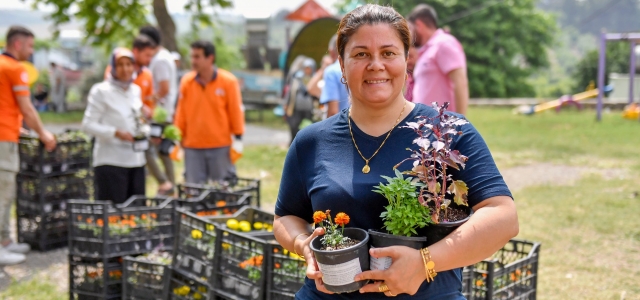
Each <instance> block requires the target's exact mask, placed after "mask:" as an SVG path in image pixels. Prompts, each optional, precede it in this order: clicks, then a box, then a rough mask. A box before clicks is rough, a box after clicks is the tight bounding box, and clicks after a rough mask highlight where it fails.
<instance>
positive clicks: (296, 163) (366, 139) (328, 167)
mask: <svg viewBox="0 0 640 300" xmlns="http://www.w3.org/2000/svg"><path fill="white" fill-rule="evenodd" d="M436 115H437V112H436V111H435V110H434V109H432V108H431V107H428V106H425V105H422V104H416V107H415V108H414V109H413V110H412V111H411V112H410V113H409V115H408V116H407V117H406V118H405V119H404V120H402V121H401V122H400V124H399V125H398V127H396V128H395V129H393V132H392V133H391V135H390V136H389V139H388V140H387V142H386V143H385V144H384V146H383V147H382V148H381V149H380V151H379V152H378V154H377V155H376V156H375V157H373V159H371V161H370V162H369V166H370V167H371V171H370V172H369V173H368V174H364V173H362V168H363V167H364V160H363V159H362V158H361V157H360V155H359V154H358V152H357V150H356V148H355V147H354V145H353V141H352V140H351V135H350V134H349V124H348V119H347V118H348V110H343V111H342V112H341V113H340V114H338V115H336V116H333V117H331V118H329V119H327V120H325V121H323V122H319V123H315V124H313V125H311V126H308V127H307V128H305V129H303V130H302V131H301V132H300V133H299V134H298V135H297V136H296V138H295V140H294V141H293V143H292V145H291V148H290V149H289V152H288V153H287V157H286V160H285V163H284V170H283V172H282V181H281V183H280V191H279V194H278V200H277V202H276V209H275V213H276V215H278V216H288V215H294V216H297V217H300V218H302V219H304V220H306V221H307V222H309V223H312V222H313V218H312V217H313V212H314V211H318V210H320V211H325V210H327V209H330V210H331V211H332V212H333V213H334V214H335V213H338V212H345V213H347V214H348V215H349V216H350V217H351V221H350V223H349V225H347V227H357V228H362V229H365V230H368V229H382V227H383V221H382V219H381V218H380V214H381V213H382V212H383V210H384V207H385V206H386V205H387V204H388V201H387V200H386V199H385V198H384V197H383V196H382V195H380V194H377V193H374V192H372V190H373V187H374V186H376V185H378V184H379V183H380V182H382V181H383V179H382V178H381V177H380V176H381V175H385V176H389V177H394V175H395V174H394V171H393V167H394V166H395V165H396V164H398V163H399V162H401V161H402V160H404V159H405V158H407V157H409V155H410V154H411V153H410V152H409V151H408V150H407V148H412V149H416V148H417V146H416V145H414V144H413V140H414V139H415V138H416V137H417V135H416V133H415V132H414V131H413V130H411V129H408V128H400V127H401V126H404V124H405V123H406V122H412V121H415V119H416V117H418V116H429V117H432V116H436ZM351 126H352V130H353V135H354V137H355V141H356V143H357V144H358V147H359V148H360V151H362V154H363V155H364V156H365V157H367V158H369V157H371V155H372V154H373V153H374V152H375V150H376V149H378V147H379V146H380V144H381V143H382V141H383V140H384V138H385V137H386V133H385V134H383V135H382V136H379V137H373V136H370V135H367V134H366V133H364V132H363V131H362V130H360V129H359V128H358V126H357V125H356V124H355V123H354V122H351ZM459 129H460V130H461V131H462V132H463V134H462V135H460V136H456V137H455V138H454V140H453V143H452V144H451V148H452V149H457V150H459V151H460V153H461V154H463V155H466V156H468V157H469V160H468V161H467V164H466V168H465V169H463V170H461V171H459V172H457V171H455V170H453V171H454V172H452V173H451V174H452V175H453V179H454V180H463V181H464V182H466V183H467V186H468V187H469V195H468V201H469V205H470V206H471V207H473V206H474V205H476V204H478V203H480V202H481V201H483V200H485V199H488V198H491V197H495V196H509V197H512V196H511V193H510V192H509V189H508V188H507V185H506V184H505V182H504V180H503V178H502V175H500V172H499V171H498V168H497V167H496V165H495V162H494V161H493V157H492V156H491V153H490V152H489V148H488V147H487V145H486V143H485V142H484V140H483V139H482V137H481V136H480V134H479V133H478V131H477V130H476V129H475V128H474V127H473V125H471V124H467V125H463V126H461V127H460V128H459ZM411 166H412V165H411V163H410V162H406V163H404V164H403V165H401V166H400V167H399V170H401V171H404V170H408V169H410V168H411ZM449 172H451V171H449ZM385 182H386V181H385ZM461 289H462V284H461V270H460V269H457V270H452V271H447V272H440V273H438V276H436V278H435V281H433V282H431V283H426V281H425V283H423V284H422V286H421V287H420V290H419V291H418V293H417V294H416V295H414V296H413V297H410V296H408V295H406V294H404V295H399V296H398V297H396V299H456V300H457V299H464V297H463V296H462V294H461ZM296 298H298V299H381V298H386V296H385V295H384V294H382V293H367V294H360V293H359V292H355V293H350V294H340V295H328V294H324V293H322V292H318V291H317V290H316V287H315V283H314V282H313V281H312V280H309V279H308V278H307V280H306V284H305V286H304V287H303V288H302V289H301V290H300V291H299V292H298V293H297V294H296Z"/></svg>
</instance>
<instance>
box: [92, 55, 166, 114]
mask: <svg viewBox="0 0 640 300" xmlns="http://www.w3.org/2000/svg"><path fill="white" fill-rule="evenodd" d="M109 73H111V65H108V66H107V68H106V69H105V70H104V78H105V79H107V76H108V75H109ZM133 83H134V84H135V85H137V86H139V87H140V97H141V98H142V103H144V105H146V106H147V107H149V108H151V110H152V111H153V109H154V108H155V107H156V102H155V101H153V99H152V98H151V96H153V76H152V75H151V71H149V69H147V68H145V67H142V71H141V72H139V73H137V76H136V79H134V80H133Z"/></svg>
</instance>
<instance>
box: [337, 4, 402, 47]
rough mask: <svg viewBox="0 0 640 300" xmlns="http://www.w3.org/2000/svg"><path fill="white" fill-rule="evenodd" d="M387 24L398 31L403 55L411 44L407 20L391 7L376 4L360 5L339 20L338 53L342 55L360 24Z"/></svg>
mask: <svg viewBox="0 0 640 300" xmlns="http://www.w3.org/2000/svg"><path fill="white" fill-rule="evenodd" d="M376 24H388V25H389V26H391V27H392V28H393V29H395V30H396V32H397V33H398V37H399V38H400V40H401V41H402V44H403V46H404V56H405V57H406V56H407V55H408V53H409V47H410V46H411V43H412V42H411V32H410V31H409V26H408V25H407V21H406V20H405V19H404V18H403V17H402V15H401V14H399V13H398V12H397V11H395V10H394V9H393V8H391V7H386V6H380V5H376V4H367V5H363V6H360V7H358V8H356V9H354V10H352V11H351V12H349V13H348V14H346V15H345V16H344V17H343V18H342V20H341V21H340V26H339V27H338V40H337V44H338V54H340V57H344V49H345V47H346V45H347V42H349V39H350V38H351V36H352V35H353V34H354V33H355V32H356V31H357V30H358V29H359V28H360V27H361V26H362V25H376Z"/></svg>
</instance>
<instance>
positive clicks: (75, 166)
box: [16, 131, 93, 251]
mask: <svg viewBox="0 0 640 300" xmlns="http://www.w3.org/2000/svg"><path fill="white" fill-rule="evenodd" d="M56 139H57V142H58V143H57V147H56V148H55V150H53V151H51V152H49V151H47V150H45V149H44V145H43V144H42V143H41V142H40V141H39V140H38V139H37V138H34V137H20V142H19V145H18V149H19V155H20V170H19V173H18V176H17V178H16V183H17V191H16V192H17V194H16V196H17V197H16V216H17V218H16V219H17V229H18V241H19V242H21V243H28V244H30V245H31V247H32V248H34V249H38V250H41V251H47V250H51V249H55V248H59V247H64V246H66V245H67V227H68V226H67V223H68V222H67V212H66V206H67V201H68V200H69V199H77V198H82V199H88V198H89V197H90V196H91V195H93V178H92V170H91V142H90V141H89V139H88V137H87V136H85V135H84V134H82V133H80V132H73V131H68V132H65V133H63V134H61V135H58V136H57V137H56Z"/></svg>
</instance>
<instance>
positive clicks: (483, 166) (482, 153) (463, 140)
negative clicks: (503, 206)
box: [451, 124, 513, 207]
mask: <svg viewBox="0 0 640 300" xmlns="http://www.w3.org/2000/svg"><path fill="white" fill-rule="evenodd" d="M461 131H462V132H463V134H462V135H461V136H459V137H458V139H457V140H454V141H453V144H452V145H451V146H452V147H451V148H452V149H455V150H458V151H460V153H461V154H462V155H465V156H467V157H468V158H469V160H468V161H467V164H466V167H465V168H464V169H462V170H460V171H459V172H454V173H453V178H454V179H455V180H462V181H464V182H465V183H466V184H467V187H469V195H468V201H469V206H471V207H473V206H475V205H477V204H478V203H480V202H482V201H483V200H486V199H488V198H491V197H496V196H508V197H511V198H513V196H512V195H511V192H510V191H509V188H508V187H507V184H506V183H505V182H504V179H503V178H502V175H501V174H500V171H498V167H497V166H496V163H495V161H493V157H492V156H491V152H489V147H487V144H486V143H485V141H484V139H483V138H482V136H481V135H480V133H479V132H478V130H476V128H475V127H473V125H471V124H467V125H463V126H462V128H461Z"/></svg>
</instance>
